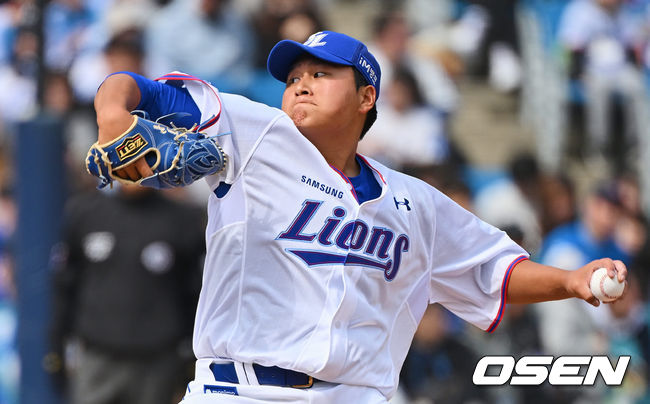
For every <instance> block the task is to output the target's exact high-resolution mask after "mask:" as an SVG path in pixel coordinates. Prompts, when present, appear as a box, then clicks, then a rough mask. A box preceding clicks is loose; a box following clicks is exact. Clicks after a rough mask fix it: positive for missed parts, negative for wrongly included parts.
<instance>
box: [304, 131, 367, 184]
mask: <svg viewBox="0 0 650 404" xmlns="http://www.w3.org/2000/svg"><path fill="white" fill-rule="evenodd" d="M306 137H307V139H309V140H310V141H311V142H312V143H313V144H314V146H316V148H317V149H318V151H320V153H321V154H322V155H323V157H325V160H326V161H327V162H328V163H329V164H330V165H331V166H333V167H335V168H336V169H338V170H340V171H341V172H343V174H345V175H346V176H347V177H356V176H357V175H359V172H360V167H359V164H358V163H357V160H356V155H357V142H356V141H355V142H351V141H346V139H340V141H338V140H339V139H337V141H332V138H328V137H326V136H315V137H313V138H311V137H310V136H306Z"/></svg>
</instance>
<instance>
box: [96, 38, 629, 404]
mask: <svg viewBox="0 0 650 404" xmlns="http://www.w3.org/2000/svg"><path fill="white" fill-rule="evenodd" d="M268 70H269V72H270V73H271V75H272V76H273V77H275V78H277V79H278V80H281V81H283V82H285V83H286V89H285V91H284V95H283V99H282V110H278V109H274V108H271V107H268V106H265V105H263V104H259V103H255V102H252V101H250V100H248V99H246V98H244V97H241V96H238V95H233V94H225V93H219V91H218V90H217V89H216V88H214V87H213V86H211V85H210V84H209V83H207V82H205V81H202V80H201V79H199V78H196V77H192V76H190V75H187V74H183V73H178V72H175V73H170V74H167V75H165V76H162V77H160V78H159V79H157V80H156V81H150V80H147V79H144V78H143V77H141V76H137V75H134V74H130V73H120V74H114V75H112V76H109V77H108V78H107V79H106V80H105V82H104V83H103V85H102V86H101V87H100V89H99V90H98V93H97V96H96V98H95V108H96V111H97V121H98V125H99V142H98V146H97V147H98V148H99V149H110V148H111V147H113V146H114V145H116V144H119V147H118V149H119V150H118V151H119V152H120V153H122V154H123V155H125V156H127V155H128V156H132V155H136V156H139V155H138V154H134V153H136V152H137V151H138V150H140V148H141V147H145V146H144V145H145V144H146V143H147V142H144V141H143V140H142V134H143V133H145V132H146V131H149V129H146V130H145V129H143V130H139V129H138V131H137V132H136V131H135V129H134V128H140V127H141V126H140V125H144V123H141V122H145V121H144V120H142V121H141V120H139V118H134V117H133V116H132V115H131V114H130V111H132V110H144V111H146V112H147V113H148V117H149V119H151V120H157V119H158V118H161V119H160V120H159V122H165V123H167V124H168V125H169V127H186V128H190V127H196V128H197V130H198V131H200V132H203V133H205V134H206V135H207V137H208V139H210V140H211V141H214V142H216V143H217V144H218V145H219V149H218V151H214V152H213V153H212V157H214V159H215V161H217V162H218V163H223V166H222V167H221V166H220V168H219V169H220V171H219V170H217V171H209V173H208V174H205V175H204V178H205V180H206V181H207V184H208V185H209V186H210V190H211V194H210V199H209V202H208V215H209V219H208V224H207V229H206V242H207V256H206V260H205V269H204V275H203V287H202V290H201V295H200V298H199V303H198V309H197V314H196V319H195V326H194V337H193V344H194V353H195V354H196V357H197V362H196V375H195V379H194V380H193V381H192V382H191V383H189V385H188V388H187V392H186V395H185V398H184V400H183V403H185V404H198V403H268V402H278V403H295V404H298V403H313V404H319V403H323V404H325V403H327V404H329V403H386V402H387V400H389V399H390V397H391V396H392V395H393V394H394V393H395V390H396V388H397V384H398V377H399V374H400V368H401V366H402V363H403V361H404V359H405V356H406V354H407V351H408V348H409V345H410V343H411V340H412V337H413V334H414V332H415V330H416V327H417V325H418V322H419V320H420V319H421V318H422V315H423V313H424V311H425V309H426V307H427V305H428V304H430V303H436V302H438V303H441V304H442V305H444V306H445V307H446V308H448V309H449V310H451V311H452V312H454V313H455V314H457V315H458V316H460V317H461V318H463V319H465V320H466V321H468V322H470V323H472V324H474V325H476V326H478V327H480V328H482V329H483V330H486V331H488V332H491V331H493V330H494V329H495V328H496V327H497V325H498V324H499V321H500V320H501V318H502V317H503V312H504V309H505V305H506V301H508V302H513V303H532V302H538V301H544V300H557V299H564V298H570V297H577V298H581V299H584V300H586V301H588V302H590V303H592V304H594V305H598V304H599V302H598V301H597V300H596V299H595V298H594V297H593V295H592V294H591V292H590V289H589V285H588V283H589V279H590V274H591V273H592V272H593V271H594V270H595V269H596V268H598V267H607V268H608V269H609V273H610V276H611V277H613V276H618V277H619V279H621V280H623V279H625V276H626V273H627V271H626V268H625V266H624V265H623V264H622V263H621V262H618V261H612V260H610V259H601V260H598V261H594V262H591V263H589V264H588V265H586V266H584V267H582V268H579V269H577V270H573V271H568V270H562V269H558V268H553V267H548V266H542V265H540V264H536V263H534V262H532V261H530V260H528V254H527V253H526V252H525V251H524V250H522V249H521V248H520V247H519V246H518V245H517V244H515V243H514V242H512V241H511V240H510V239H509V238H508V237H507V236H506V235H505V233H503V232H501V231H499V230H498V229H496V228H494V227H492V226H490V225H488V224H486V223H484V222H482V221H480V220H479V219H477V218H476V217H475V216H473V215H472V214H470V213H469V212H467V211H465V210H464V209H462V208H460V207H459V206H458V205H456V204H455V203H453V202H452V201H451V200H450V199H448V198H447V197H445V196H444V195H443V194H441V193H440V192H439V191H437V190H436V189H434V188H432V187H431V186H429V185H427V184H425V183H424V182H422V181H419V180H417V179H415V178H412V177H408V176H406V175H404V174H401V173H399V172H396V171H393V170H390V169H388V168H386V167H384V166H382V165H381V164H379V163H377V162H376V161H373V160H372V159H370V158H367V157H364V156H362V155H359V154H357V153H356V148H357V144H358V142H359V139H360V138H361V137H363V134H364V133H365V131H366V130H367V129H368V127H369V126H370V125H371V124H372V122H373V120H374V116H376V110H375V107H374V106H375V102H376V100H377V97H378V96H379V83H380V77H381V72H380V67H379V65H378V64H377V62H376V60H375V58H374V57H373V56H372V54H370V53H369V52H368V50H367V48H366V46H365V45H364V44H363V43H361V42H359V41H358V40H356V39H354V38H351V37H349V36H347V35H344V34H341V33H336V32H330V31H323V32H319V33H316V34H314V35H312V36H311V37H310V38H309V39H308V40H307V41H306V42H305V43H303V44H300V43H297V42H293V41H288V40H285V41H281V42H279V43H278V44H277V45H276V46H275V47H274V48H273V50H272V51H271V53H270V55H269V58H268ZM169 114H172V115H169ZM142 128H144V126H142ZM147 128H154V129H155V128H158V129H160V128H161V125H160V123H157V124H153V125H150V126H147ZM158 129H156V130H158ZM151 130H153V129H151ZM165 130H166V129H164V128H163V129H162V131H163V132H164V131H165ZM124 136H127V137H124ZM179 136H181V137H182V136H184V135H182V134H181V135H179ZM400 136H401V134H400V133H396V134H395V141H396V142H401V141H404V140H403V139H400ZM177 137H178V136H177ZM120 139H128V142H127V141H122V140H120ZM149 139H150V141H151V142H154V140H152V139H155V138H149ZM185 139H186V141H185V142H186V146H187V145H189V146H188V147H193V145H194V144H197V145H198V144H199V143H200V142H203V141H204V139H203V140H201V139H199V140H197V138H191V139H190V138H185ZM183 147H185V146H183ZM215 150H216V149H215ZM131 152H133V153H131ZM102 153H104V154H101V156H103V157H101V158H99V157H97V156H100V154H96V155H89V156H90V160H89V163H88V164H89V171H90V172H91V173H94V174H95V175H98V174H97V170H96V166H97V165H101V164H104V163H106V162H109V161H113V160H111V159H112V158H113V157H111V156H112V154H110V153H108V152H102ZM93 156H94V157H93ZM186 160H187V161H186ZM190 160H191V161H190ZM102 161H103V162H104V163H102ZM179 162H180V163H181V164H187V166H188V167H190V166H192V167H193V169H194V168H195V167H194V166H193V165H194V164H195V160H193V159H189V158H188V157H185V155H184V154H182V153H180V154H178V155H177V157H176V158H175V159H174V164H176V163H179ZM93 164H95V166H93ZM91 166H92V167H91ZM150 166H151V167H150ZM109 171H110V174H105V172H104V171H102V173H104V174H101V173H100V175H98V176H99V177H100V178H102V185H106V184H107V183H109V182H110V181H111V180H112V179H119V180H120V181H130V182H133V181H135V182H138V183H142V184H155V185H156V186H174V184H177V183H178V184H180V183H185V182H173V181H172V182H169V183H165V184H167V185H164V184H163V182H162V181H158V179H159V178H162V176H164V175H167V174H165V173H167V170H166V169H165V170H162V171H161V168H160V167H159V165H158V163H155V164H153V163H152V161H151V160H149V159H147V158H138V159H137V160H135V162H134V163H133V164H130V165H124V164H123V165H115V166H111V167H109ZM193 172H194V171H193ZM202 175H203V174H201V175H197V176H195V177H199V176H202ZM192 178H194V177H192ZM616 274H617V275H616Z"/></svg>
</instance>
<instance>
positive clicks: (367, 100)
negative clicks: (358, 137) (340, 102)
mask: <svg viewBox="0 0 650 404" xmlns="http://www.w3.org/2000/svg"><path fill="white" fill-rule="evenodd" d="M357 93H358V95H359V112H361V113H364V114H365V113H367V112H368V111H370V110H371V109H372V107H373V105H375V101H376V100H377V91H376V90H375V88H374V87H373V86H371V85H367V86H361V87H359V91H358V92H357Z"/></svg>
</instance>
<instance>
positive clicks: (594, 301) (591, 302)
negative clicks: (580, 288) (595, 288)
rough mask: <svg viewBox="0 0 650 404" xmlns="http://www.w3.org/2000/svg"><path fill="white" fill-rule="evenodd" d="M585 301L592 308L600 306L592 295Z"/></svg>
mask: <svg viewBox="0 0 650 404" xmlns="http://www.w3.org/2000/svg"><path fill="white" fill-rule="evenodd" d="M585 300H586V301H587V303H589V304H590V305H592V306H596V307H598V306H600V300H598V299H596V297H595V296H593V295H592V296H591V297H590V298H588V299H585Z"/></svg>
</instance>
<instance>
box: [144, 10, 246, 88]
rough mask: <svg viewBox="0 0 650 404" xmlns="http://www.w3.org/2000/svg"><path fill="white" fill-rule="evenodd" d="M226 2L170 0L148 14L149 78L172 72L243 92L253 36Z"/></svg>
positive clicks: (242, 20) (239, 16) (239, 15)
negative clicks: (151, 13) (180, 72)
mask: <svg viewBox="0 0 650 404" xmlns="http://www.w3.org/2000/svg"><path fill="white" fill-rule="evenodd" d="M230 3H231V1H230V0H189V1H188V0H174V1H173V2H171V3H170V4H169V5H167V6H166V7H164V8H162V9H161V10H160V11H159V12H158V13H157V14H156V15H154V16H152V18H151V20H150V22H149V25H148V27H147V30H146V36H145V38H146V50H147V56H148V59H149V62H150V69H151V73H152V74H153V76H160V75H163V74H166V73H169V72H171V71H174V70H179V71H182V72H184V73H188V74H193V75H196V76H199V77H202V78H204V79H205V80H208V81H211V82H212V84H214V85H215V86H216V87H218V88H219V89H220V90H222V91H225V92H235V93H240V92H243V91H244V90H245V89H246V87H247V86H248V85H249V82H250V80H251V71H252V66H253V57H254V55H255V53H256V45H255V43H254V40H253V32H252V30H251V28H250V26H249V24H248V22H247V21H246V19H245V18H244V16H243V15H241V14H240V13H238V12H237V11H236V9H235V8H233V7H232V6H231V4H230Z"/></svg>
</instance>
